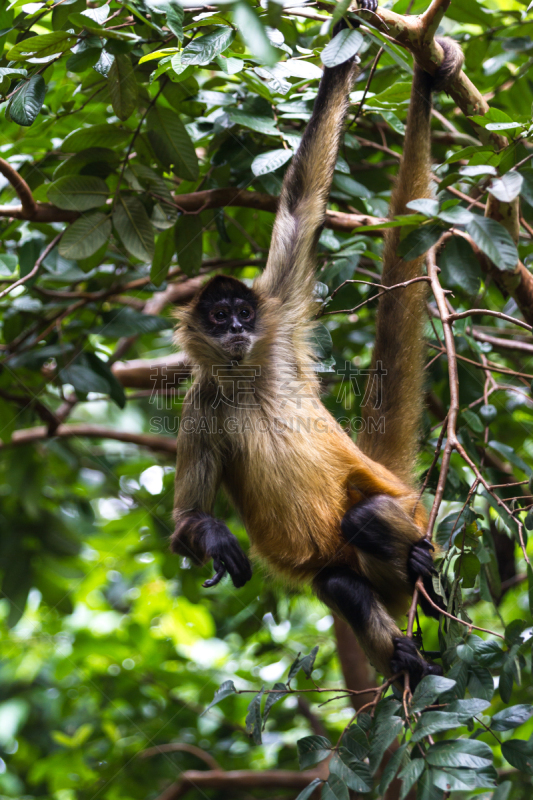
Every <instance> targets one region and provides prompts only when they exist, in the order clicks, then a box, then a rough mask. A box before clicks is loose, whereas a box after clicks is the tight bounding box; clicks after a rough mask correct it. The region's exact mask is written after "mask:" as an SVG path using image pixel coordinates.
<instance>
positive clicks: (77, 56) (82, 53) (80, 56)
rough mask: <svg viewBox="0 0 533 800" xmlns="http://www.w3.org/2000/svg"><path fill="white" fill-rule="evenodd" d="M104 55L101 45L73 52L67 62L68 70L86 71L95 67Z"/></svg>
mask: <svg viewBox="0 0 533 800" xmlns="http://www.w3.org/2000/svg"><path fill="white" fill-rule="evenodd" d="M101 55H102V49H101V48H100V47H86V48H85V49H84V50H78V51H77V52H76V53H73V54H72V55H71V56H70V58H69V59H68V60H67V63H66V64H65V68H66V69H67V70H68V72H75V73H80V72H85V70H86V69H90V68H91V67H94V65H95V64H96V63H97V62H98V60H99V58H100V56H101Z"/></svg>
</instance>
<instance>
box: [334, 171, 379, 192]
mask: <svg viewBox="0 0 533 800" xmlns="http://www.w3.org/2000/svg"><path fill="white" fill-rule="evenodd" d="M333 182H334V185H335V186H336V187H337V188H338V189H340V190H341V192H346V194H349V195H350V196H351V197H366V198H370V197H372V192H371V191H370V190H369V189H367V188H366V186H364V185H363V184H362V183H359V181H356V180H354V179H353V178H352V177H351V176H350V175H340V174H338V173H337V174H336V175H335V178H334V181H333Z"/></svg>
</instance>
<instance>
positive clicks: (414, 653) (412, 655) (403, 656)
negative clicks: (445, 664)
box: [390, 636, 442, 692]
mask: <svg viewBox="0 0 533 800" xmlns="http://www.w3.org/2000/svg"><path fill="white" fill-rule="evenodd" d="M390 666H391V670H392V672H393V674H396V673H398V672H405V671H407V672H408V673H409V688H410V689H411V691H412V692H414V690H415V689H416V687H417V686H418V684H419V683H420V681H421V680H422V678H424V677H425V676H426V675H442V669H441V667H439V666H438V664H429V663H428V662H427V661H425V660H424V659H423V658H422V656H421V655H420V653H419V652H418V649H417V646H416V644H415V643H414V642H413V640H412V639H408V638H407V636H402V637H399V636H398V637H397V638H396V639H394V653H393V656H392V658H391V662H390Z"/></svg>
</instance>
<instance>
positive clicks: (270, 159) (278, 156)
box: [252, 150, 293, 177]
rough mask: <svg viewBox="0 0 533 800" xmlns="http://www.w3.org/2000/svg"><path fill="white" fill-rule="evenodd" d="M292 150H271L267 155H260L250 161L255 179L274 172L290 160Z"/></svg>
mask: <svg viewBox="0 0 533 800" xmlns="http://www.w3.org/2000/svg"><path fill="white" fill-rule="evenodd" d="M292 155H293V152H292V150H271V151H270V152H269V153H261V155H259V156H256V157H255V158H254V160H253V161H252V172H253V173H254V175H255V176H256V177H259V176H260V175H266V174H267V173H268V172H274V170H276V169H279V168H280V167H281V166H283V164H286V163H287V161H288V160H289V159H290V158H292Z"/></svg>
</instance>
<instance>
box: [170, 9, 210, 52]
mask: <svg viewBox="0 0 533 800" xmlns="http://www.w3.org/2000/svg"><path fill="white" fill-rule="evenodd" d="M166 12H167V25H168V27H169V28H170V30H171V31H172V33H173V34H174V36H176V37H177V39H178V42H179V43H180V44H182V43H183V18H184V16H185V12H184V10H183V8H182V6H180V4H179V3H174V2H171V3H169V4H168V5H167V8H166ZM206 21H208V20H206Z"/></svg>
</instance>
